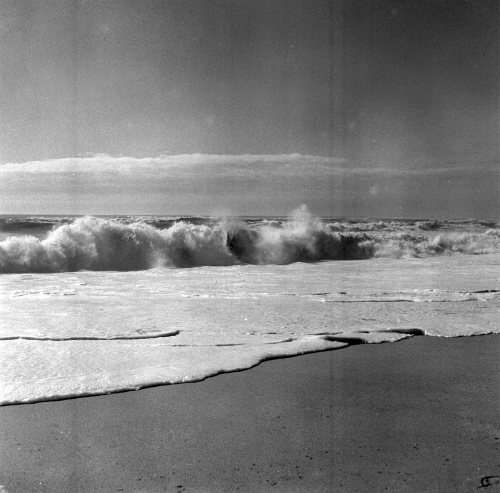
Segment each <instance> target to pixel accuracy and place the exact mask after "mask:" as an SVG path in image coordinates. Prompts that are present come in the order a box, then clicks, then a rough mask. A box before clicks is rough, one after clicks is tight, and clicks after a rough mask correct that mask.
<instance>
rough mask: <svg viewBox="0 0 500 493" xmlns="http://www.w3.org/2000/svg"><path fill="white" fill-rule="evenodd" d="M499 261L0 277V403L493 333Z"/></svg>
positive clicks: (499, 306)
mask: <svg viewBox="0 0 500 493" xmlns="http://www.w3.org/2000/svg"><path fill="white" fill-rule="evenodd" d="M499 264H500V256H499V255H497V254H494V255H483V256H442V257H431V258H425V259H415V258H413V259H405V260H395V259H372V260H370V261H369V262H366V261H351V262H320V263H316V264H305V263H295V264H291V265H287V266H278V265H267V266H259V265H234V266H230V267H227V266H226V267H197V268H192V269H151V270H147V271H136V272H90V271H85V272H77V273H57V274H50V275H47V274H13V275H6V276H1V277H0V339H2V340H0V358H1V361H2V366H1V368H0V402H1V404H18V403H27V402H37V401H43V400H50V399H62V398H68V397H77V396H84V395H97V394H105V393H110V392H120V391H125V390H133V389H139V388H143V387H148V386H153V385H162V384H171V383H183V382H192V381H198V380H202V379H204V378H207V377H209V376H213V375H216V374H219V373H223V372H230V371H237V370H243V369H246V368H250V367H252V366H255V365H257V364H258V363H259V362H261V361H264V360H267V359H272V358H282V357H289V356H294V355H299V354H305V353H308V352H314V351H324V350H331V349H341V348H344V347H347V346H349V345H353V344H360V343H380V342H395V341H398V340H401V339H403V338H408V337H414V336H416V335H420V334H426V335H434V336H445V337H457V336H470V335H479V334H487V333H498V332H500V323H499V317H498V315H499V312H500V279H499V278H500V276H499V275H498V272H500V269H499Z"/></svg>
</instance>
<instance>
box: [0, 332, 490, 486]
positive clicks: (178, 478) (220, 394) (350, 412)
mask: <svg viewBox="0 0 500 493" xmlns="http://www.w3.org/2000/svg"><path fill="white" fill-rule="evenodd" d="M499 354H500V336H498V335H486V336H479V337H460V338H440V337H427V336H424V337H413V338H411V339H409V340H405V341H400V342H397V343H388V344H362V345H355V346H352V347H350V348H347V349H344V350H334V351H328V352H322V353H314V354H310V355H305V356H299V357H293V358H287V359H280V360H274V361H268V362H265V363H262V364H260V365H259V366H257V367H255V368H253V369H251V370H248V371H243V372H237V373H230V374H224V375H219V376H217V377H215V378H209V379H207V380H205V381H203V382H198V383H192V384H183V385H168V386H161V387H154V388H150V389H145V390H141V391H138V392H125V393H119V394H114V395H109V396H97V397H88V398H77V399H70V400H63V401H55V402H41V403H36V404H29V405H21V406H18V405H15V406H7V407H3V408H0V425H1V429H0V431H1V443H2V447H1V449H0V452H1V458H0V463H1V464H2V468H1V473H0V484H1V485H3V487H4V490H5V491H8V492H31V491H33V492H34V491H37V492H39V491H50V492H67V491H123V492H139V491H141V492H159V491H177V492H179V491H186V492H188V491H196V492H200V491H204V492H221V491H228V492H230V491H248V492H253V491H283V492H299V491H314V492H321V491H349V492H351V491H356V492H359V491H366V492H369V491H394V492H396V491H397V492H402V491H409V492H417V491H418V492H426V491H428V492H436V491H439V492H462V491H463V492H470V491H475V490H477V489H481V488H487V489H488V491H497V490H499V491H500V461H499V459H498V457H499V456H500V454H499V447H500V423H499V416H500V371H499V370H500V359H499V358H498V355H499Z"/></svg>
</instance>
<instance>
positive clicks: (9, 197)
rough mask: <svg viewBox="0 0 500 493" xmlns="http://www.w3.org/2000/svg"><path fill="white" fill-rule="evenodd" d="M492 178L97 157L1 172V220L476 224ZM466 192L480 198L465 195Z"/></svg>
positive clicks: (243, 158)
mask: <svg viewBox="0 0 500 493" xmlns="http://www.w3.org/2000/svg"><path fill="white" fill-rule="evenodd" d="M498 169H499V168H498V163H496V162H485V163H475V164H474V165H470V166H468V165H466V164H460V165H459V164H453V163H452V164H446V165H443V166H434V167H430V166H428V167H418V168H417V167H416V168H413V169H412V168H407V167H401V168H398V167H371V168H368V167H364V168H356V167H352V166H351V163H349V162H348V161H346V160H345V159H341V158H334V157H324V156H310V155H301V154H280V155H236V156H232V155H212V154H183V155H162V156H158V157H152V158H134V157H124V156H109V155H107V154H97V155H94V156H88V157H80V158H65V159H53V160H47V161H30V162H26V163H7V164H4V165H1V166H0V213H28V214H31V213H39V212H42V209H43V212H44V213H54V214H57V213H68V214H69V213H75V214H90V213H92V214H108V213H112V214H120V213H126V214H158V213H159V214H164V213H168V212H165V211H169V212H174V213H180V214H211V213H213V211H214V210H221V209H225V208H228V209H230V210H233V211H234V213H236V214H283V213H286V212H288V211H289V210H292V209H294V208H295V207H297V206H298V205H300V204H301V203H307V204H309V205H310V206H311V208H312V209H313V210H314V211H315V212H316V213H318V214H321V215H336V214H337V215H352V214H353V215H356V216H359V215H379V216H386V217H390V216H392V215H394V214H396V215H399V212H398V213H396V212H392V211H395V210H396V209H398V210H399V209H401V208H404V207H405V206H406V205H408V204H410V205H409V207H410V209H411V210H410V211H409V212H407V215H410V216H413V215H429V214H430V213H431V212H432V211H434V210H435V212H434V213H433V214H432V215H435V216H439V215H440V209H441V208H444V209H447V210H452V209H453V210H457V213H456V215H461V216H463V215H465V217H469V216H471V217H472V216H475V215H478V214H477V213H475V212H474V210H476V209H477V207H479V208H480V211H483V210H486V211H487V210H488V209H489V208H490V203H492V201H493V200H494V198H495V196H494V190H493V188H492V186H493V185H492V184H494V183H497V180H495V177H497V178H498V176H497V175H498ZM472 183H473V184H474V187H473V188H474V190H482V191H481V193H479V192H472V193H471V191H470V190H471V184H472ZM490 189H491V190H490ZM458 197H461V198H462V199H461V200H462V202H463V203H464V204H465V205H464V206H462V205H461V203H459V201H458ZM467 197H469V198H467ZM457 204H458V205H457ZM475 204H479V205H478V206H477V207H476V205H475ZM491 207H492V206H491ZM34 208H35V209H37V210H34ZM469 209H470V210H471V212H470V213H468V212H467V211H468V210H469ZM413 210H415V212H414V213H413V212H412V211H413ZM447 215H448V216H449V214H447ZM454 215H455V214H454ZM480 215H485V214H484V213H483V212H481V214H480Z"/></svg>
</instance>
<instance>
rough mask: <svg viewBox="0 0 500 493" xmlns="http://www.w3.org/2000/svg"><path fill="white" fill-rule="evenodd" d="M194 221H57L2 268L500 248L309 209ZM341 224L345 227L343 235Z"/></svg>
mask: <svg viewBox="0 0 500 493" xmlns="http://www.w3.org/2000/svg"><path fill="white" fill-rule="evenodd" d="M195 219H196V220H195V221H193V222H187V221H186V220H181V218H178V219H174V218H163V219H158V218H157V219H151V220H150V221H148V222H150V223H151V222H152V223H153V224H155V225H156V226H160V227H155V226H153V225H151V224H147V223H146V222H144V221H141V222H131V220H121V221H117V220H111V219H102V218H96V217H84V218H78V219H76V220H74V221H73V222H70V223H68V224H64V223H63V224H62V225H60V226H58V227H57V226H54V228H55V229H53V230H52V231H50V232H49V233H48V234H47V236H46V237H45V238H44V239H39V238H36V237H34V236H11V237H9V238H7V239H6V240H5V241H2V242H0V273H35V272H71V271H78V270H115V271H128V270H144V269H150V268H155V267H197V266H227V265H234V264H239V263H249V264H289V263H292V262H315V261H321V260H354V259H369V258H373V257H393V258H400V257H420V256H429V255H440V254H453V253H464V254H480V253H495V252H500V236H499V235H498V230H496V229H490V230H488V231H487V232H484V233H460V234H459V233H440V234H438V235H436V236H434V237H429V236H415V235H414V234H409V233H405V232H398V233H394V234H392V235H388V234H387V231H391V230H392V231H394V230H396V231H397V230H398V229H401V228H403V226H404V223H397V222H392V223H387V222H378V223H373V222H371V223H369V222H367V223H365V226H366V228H365V231H368V232H370V233H366V232H356V231H358V230H359V229H358V226H354V225H352V224H349V223H328V222H325V221H322V220H320V219H318V218H315V217H313V216H312V215H311V214H309V213H308V212H307V210H306V209H305V208H301V209H299V210H298V211H296V212H295V214H294V215H293V216H292V217H291V218H289V220H252V221H243V220H232V219H222V220H219V221H215V220H213V219H212V220H210V221H208V220H207V218H195ZM204 223H206V224H204ZM59 224H60V223H59ZM167 224H168V226H167ZM357 224H359V223H357ZM407 224H408V223H407ZM412 224H413V225H414V227H415V226H416V227H417V228H418V229H421V230H424V231H426V230H433V229H436V227H440V226H437V224H438V223H436V222H429V223H428V224H427V223H424V222H422V224H419V223H418V222H417V223H412ZM488 224H489V223H488ZM342 225H344V226H345V228H342ZM352 226H354V227H352ZM422 227H423V228H422ZM343 229H344V231H345V232H342V233H341V232H339V231H342V230H343ZM406 229H408V226H407V227H406ZM353 230H355V231H353ZM371 232H373V233H371ZM381 232H383V234H382V233H381ZM377 235H378V236H377Z"/></svg>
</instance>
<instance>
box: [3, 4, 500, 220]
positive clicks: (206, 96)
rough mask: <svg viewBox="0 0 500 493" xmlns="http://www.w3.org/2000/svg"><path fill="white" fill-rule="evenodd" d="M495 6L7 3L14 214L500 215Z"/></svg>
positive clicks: (6, 200) (9, 177)
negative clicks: (305, 208)
mask: <svg viewBox="0 0 500 493" xmlns="http://www.w3.org/2000/svg"><path fill="white" fill-rule="evenodd" d="M499 10H500V7H499V3H498V2H497V1H496V0H475V1H472V0H471V1H466V0H448V1H446V0H391V1H389V0H371V1H370V0H330V1H327V0H273V1H269V0H105V1H104V0H44V1H39V0H2V1H1V2H0V194H1V195H0V213H28V214H31V213H33V214H34V213H77V214H86V213H93V214H96V213H101V214H105V213H112V214H119V213H124V214H134V213H136V214H148V213H149V214H212V213H217V211H226V212H228V213H235V214H284V213H287V212H289V211H290V210H291V209H293V208H295V207H297V206H298V205H300V204H301V203H306V204H308V205H309V206H310V207H311V209H312V210H313V212H316V213H317V214H319V215H331V216H333V215H356V216H383V217H401V216H405V217H417V216H418V217H424V216H426V217H483V218H486V217H489V218H493V219H500V217H499V215H500V214H499V212H500V211H499V197H500V179H499V147H498V142H499V135H500V133H499V127H500V124H499V122H500V119H499V80H500V79H499V76H500V73H499V72H500V50H499V45H500V42H499V40H500V36H499V34H500V29H499V27H500V26H499ZM179 155H182V156H179ZM216 156H218V157H217V158H216ZM118 157H120V159H118ZM145 163H146V164H145Z"/></svg>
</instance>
